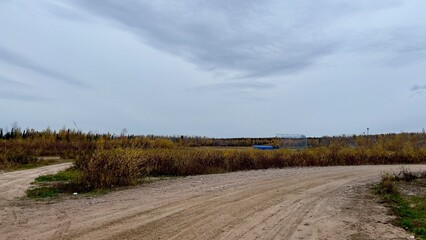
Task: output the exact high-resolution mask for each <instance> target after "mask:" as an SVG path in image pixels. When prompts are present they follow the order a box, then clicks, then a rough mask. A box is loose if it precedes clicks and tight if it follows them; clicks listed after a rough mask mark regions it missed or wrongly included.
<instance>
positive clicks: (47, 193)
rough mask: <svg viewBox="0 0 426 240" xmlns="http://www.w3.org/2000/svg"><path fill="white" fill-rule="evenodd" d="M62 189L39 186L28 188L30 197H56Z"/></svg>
mask: <svg viewBox="0 0 426 240" xmlns="http://www.w3.org/2000/svg"><path fill="white" fill-rule="evenodd" d="M59 193H60V190H59V189H58V188H55V187H37V188H33V189H29V190H27V196H28V197H30V198H35V199H40V198H54V197H57V196H58V195H59Z"/></svg>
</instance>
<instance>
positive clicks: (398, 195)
mask: <svg viewBox="0 0 426 240" xmlns="http://www.w3.org/2000/svg"><path fill="white" fill-rule="evenodd" d="M415 180H418V181H421V182H419V183H418V184H417V185H416V186H417V187H422V186H425V182H426V172H421V173H413V172H411V171H410V170H408V169H402V170H401V171H400V172H399V173H398V174H393V175H392V174H389V173H386V174H384V175H383V176H382V179H381V180H380V182H379V183H378V184H377V185H376V186H375V188H374V190H375V192H376V193H377V194H379V195H380V196H381V197H382V198H383V199H384V200H385V202H387V203H388V204H389V205H390V207H391V212H392V213H393V214H394V215H396V216H397V219H396V221H395V222H396V224H397V225H399V226H401V227H403V228H404V229H406V230H408V231H410V232H413V233H415V234H416V235H417V236H418V237H420V238H421V239H426V197H425V196H416V195H411V194H410V196H408V195H406V194H403V193H402V192H400V191H399V190H398V186H399V187H401V188H403V187H406V186H407V185H410V186H411V187H412V186H413V181H415ZM414 183H416V182H414ZM397 185H398V186H397Z"/></svg>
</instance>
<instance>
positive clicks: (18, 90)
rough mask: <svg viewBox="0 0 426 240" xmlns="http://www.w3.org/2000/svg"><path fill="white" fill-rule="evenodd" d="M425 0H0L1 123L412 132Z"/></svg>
mask: <svg viewBox="0 0 426 240" xmlns="http://www.w3.org/2000/svg"><path fill="white" fill-rule="evenodd" d="M425 10H426V1H425V0H357V1H354V0H322V1H319V0H291V1H289V0H287V1H283V0H276V1H274V0H269V1H268V0H267V1H258V0H215V1H205V0H182V1H175V0H156V1H151V0H103V1H95V0H93V1H88V0H37V1H33V0H2V1H0V127H3V128H4V127H8V128H9V129H10V127H11V125H12V124H13V123H14V122H17V123H18V125H19V126H21V127H22V128H27V127H29V128H35V129H44V128H46V127H48V126H49V127H50V128H53V129H60V128H62V127H63V126H65V127H66V128H75V126H74V123H73V122H75V123H76V125H77V126H78V128H80V129H82V130H84V131H93V132H99V133H103V132H107V131H109V132H113V133H120V132H121V130H122V129H123V128H127V130H128V133H132V134H157V135H197V136H209V137H269V136H274V135H275V134H276V133H300V134H306V135H308V136H323V135H340V134H362V132H364V131H365V129H366V128H367V127H368V128H370V132H371V133H388V132H401V131H406V132H411V131H414V132H420V131H421V130H422V128H426V107H425V105H426V74H425V73H426V14H425Z"/></svg>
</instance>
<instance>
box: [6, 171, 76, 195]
mask: <svg viewBox="0 0 426 240" xmlns="http://www.w3.org/2000/svg"><path fill="white" fill-rule="evenodd" d="M71 165H72V163H61V164H55V165H50V166H46V167H39V168H33V169H29V170H21V171H14V172H6V173H0V203H1V202H2V201H5V200H12V199H14V198H16V197H21V196H23V195H25V191H26V190H27V189H28V187H29V186H30V184H31V182H33V181H34V179H35V178H36V177H38V176H40V175H44V174H52V173H55V172H57V171H60V170H63V169H66V168H69V167H70V166H71Z"/></svg>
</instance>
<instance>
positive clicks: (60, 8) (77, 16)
mask: <svg viewBox="0 0 426 240" xmlns="http://www.w3.org/2000/svg"><path fill="white" fill-rule="evenodd" d="M41 4H43V6H44V8H46V9H47V11H48V12H50V13H52V14H54V15H56V16H59V17H62V18H64V19H67V20H70V21H79V22H87V21H89V18H88V17H87V16H86V15H84V14H81V13H80V12H79V11H77V10H75V9H73V8H72V7H70V6H69V5H63V4H62V3H61V2H58V1H53V2H41Z"/></svg>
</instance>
